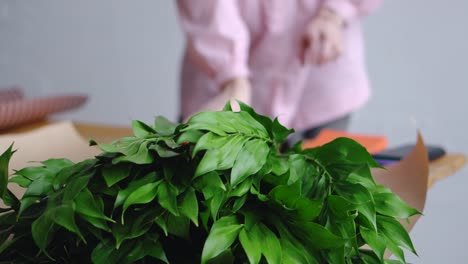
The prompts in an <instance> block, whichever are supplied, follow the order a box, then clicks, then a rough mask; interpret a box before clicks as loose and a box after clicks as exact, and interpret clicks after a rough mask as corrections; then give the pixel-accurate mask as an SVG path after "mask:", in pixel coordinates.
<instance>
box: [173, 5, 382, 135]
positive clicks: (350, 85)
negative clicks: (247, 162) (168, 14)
mask: <svg viewBox="0 0 468 264" xmlns="http://www.w3.org/2000/svg"><path fill="white" fill-rule="evenodd" d="M380 2H381V0H203V1H194V0H178V1H177V5H178V10H179V15H180V21H181V25H182V28H183V30H184V32H185V34H186V38H187V46H186V52H185V56H184V59H183V65H182V73H181V83H180V85H181V108H182V109H181V110H182V112H181V114H182V116H183V117H187V116H188V115H190V114H193V113H194V112H195V111H197V110H198V109H199V108H200V107H201V106H202V105H203V104H204V103H205V102H206V101H207V100H209V99H211V98H213V97H214V96H215V94H216V93H217V90H218V89H219V87H220V85H221V84H222V83H224V82H225V81H227V80H229V79H232V78H234V77H245V76H248V77H250V80H251V82H252V90H253V91H252V93H253V94H252V96H253V98H252V106H253V107H254V108H255V110H256V111H257V112H260V113H262V114H265V115H268V116H271V117H278V118H279V119H280V121H281V123H283V124H284V125H286V126H287V127H293V128H295V129H296V130H303V129H307V128H310V127H313V126H316V125H320V124H321V123H324V122H327V121H330V120H332V119H335V118H339V117H341V116H344V115H346V114H348V113H350V112H352V111H353V110H355V109H356V108H358V107H360V106H361V105H362V104H364V103H365V102H366V101H367V99H368V97H369V94H370V92H369V83H368V78H367V72H366V67H365V62H364V52H363V36H362V28H361V23H360V18H361V17H362V16H363V15H366V14H368V13H369V12H370V11H372V10H373V9H374V8H375V7H377V6H378V4H379V3H380ZM322 6H327V7H328V8H331V9H332V10H334V11H335V12H337V13H339V14H340V15H342V16H343V17H344V18H345V20H346V21H347V25H346V28H345V29H344V41H345V45H344V51H343V54H342V55H341V56H340V57H339V58H338V59H337V60H335V61H333V62H330V63H327V64H325V65H322V66H316V65H310V64H306V65H303V64H302V63H301V61H300V57H299V54H300V50H299V49H300V43H301V39H302V36H303V32H304V30H305V27H306V25H307V23H308V22H309V21H310V20H311V19H312V18H313V17H314V14H316V12H317V11H318V9H319V8H320V7H322Z"/></svg>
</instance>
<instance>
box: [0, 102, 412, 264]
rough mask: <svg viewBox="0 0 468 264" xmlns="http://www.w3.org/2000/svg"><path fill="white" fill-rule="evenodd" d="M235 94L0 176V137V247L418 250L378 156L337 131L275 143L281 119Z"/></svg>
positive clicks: (3, 166) (348, 256) (150, 252)
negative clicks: (175, 120) (233, 101)
mask: <svg viewBox="0 0 468 264" xmlns="http://www.w3.org/2000/svg"><path fill="white" fill-rule="evenodd" d="M240 105H241V111H240V112H233V111H232V110H231V109H230V107H229V106H228V105H227V106H226V107H225V109H224V110H223V111H219V112H209V111H208V112H201V113H199V114H197V115H195V116H193V117H192V118H191V119H190V120H189V121H188V122H187V123H183V124H172V123H171V122H169V121H168V120H167V119H165V118H163V117H157V118H156V120H155V123H154V125H152V126H150V125H147V124H144V123H142V122H140V121H134V122H133V130H134V136H133V137H126V138H122V139H120V140H117V141H115V142H113V143H112V144H102V145H99V146H100V148H101V149H102V150H103V152H102V153H101V154H100V155H98V156H96V157H95V158H93V159H88V160H85V161H82V162H79V163H72V162H71V161H69V160H67V159H50V160H46V161H44V162H42V163H41V165H40V166H36V167H26V168H23V169H21V170H18V171H15V172H14V177H12V178H10V179H9V180H8V162H9V159H10V157H11V155H12V154H13V152H14V151H13V150H12V147H10V148H9V149H8V150H7V151H6V152H5V153H3V154H2V155H1V156H0V197H1V198H2V199H3V201H4V203H5V204H6V205H7V207H6V208H2V209H1V215H0V245H1V246H0V260H1V261H4V262H7V261H14V263H47V262H54V261H56V262H59V263H88V262H93V263H134V262H137V263H266V262H267V263H294V264H296V263H337V264H339V263H346V264H348V263H404V262H405V257H404V253H403V251H402V248H406V249H408V250H410V251H412V252H413V253H414V254H416V252H415V250H414V248H413V245H412V242H411V240H410V237H409V235H408V233H407V232H406V231H405V229H404V228H403V226H402V225H401V224H400V223H399V222H398V221H397V219H396V218H403V219H405V218H409V217H410V216H412V215H414V214H418V213H419V212H418V211H417V210H415V209H413V208H411V207H409V206H408V205H407V204H406V203H405V202H403V201H402V200H401V199H400V198H399V197H398V196H396V195H395V194H394V193H392V192H391V191H390V190H389V189H388V188H386V187H383V186H380V185H378V184H376V183H375V181H374V180H373V178H372V175H371V171H370V168H371V167H379V165H378V164H377V163H376V162H375V161H374V160H373V159H372V158H371V156H370V155H369V154H368V153H367V151H366V150H365V149H364V148H363V147H362V146H361V145H359V144H358V143H356V142H354V141H352V140H351V139H347V138H340V139H336V140H335V141H333V142H331V143H329V144H326V145H324V146H321V147H318V148H314V149H306V150H303V149H302V148H301V144H300V143H298V144H297V145H296V146H294V147H292V148H291V149H289V150H288V151H287V152H283V153H281V152H280V151H279V148H280V145H281V144H282V143H283V142H284V141H285V139H286V137H287V136H288V134H290V133H291V132H292V131H291V130H288V129H286V128H285V127H283V126H282V125H281V124H280V123H279V122H278V120H276V119H275V120H271V119H269V118H267V117H265V116H262V115H259V114H257V113H255V112H254V110H253V109H251V108H250V107H249V106H247V105H244V104H242V103H240ZM91 143H92V144H96V143H95V142H91ZM7 182H10V183H16V184H18V185H20V186H22V187H24V188H26V192H25V194H24V196H23V197H22V198H21V199H18V198H17V197H15V195H14V194H13V193H12V192H11V191H10V190H8V188H7ZM365 244H367V245H368V247H367V248H366V247H364V248H363V245H365ZM385 250H390V251H391V252H393V254H394V255H395V256H396V258H397V260H394V261H390V260H384V252H385Z"/></svg>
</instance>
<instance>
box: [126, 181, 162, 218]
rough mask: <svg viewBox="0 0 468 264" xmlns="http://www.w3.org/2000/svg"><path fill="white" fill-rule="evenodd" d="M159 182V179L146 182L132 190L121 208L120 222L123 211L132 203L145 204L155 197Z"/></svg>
mask: <svg viewBox="0 0 468 264" xmlns="http://www.w3.org/2000/svg"><path fill="white" fill-rule="evenodd" d="M160 184H161V182H160V181H157V182H151V183H147V184H145V185H143V186H141V187H139V188H137V189H136V190H135V191H133V192H132V193H131V194H130V195H129V196H128V197H127V199H126V200H125V202H124V204H123V208H122V223H123V220H124V214H125V211H126V210H127V209H128V207H130V206H131V205H134V204H147V203H149V202H151V201H153V200H154V198H156V195H158V188H157V187H158V186H159V185H160Z"/></svg>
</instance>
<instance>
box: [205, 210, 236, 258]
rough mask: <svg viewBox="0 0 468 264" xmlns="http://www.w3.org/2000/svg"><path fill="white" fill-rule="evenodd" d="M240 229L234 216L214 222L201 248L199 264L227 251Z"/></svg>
mask: <svg viewBox="0 0 468 264" xmlns="http://www.w3.org/2000/svg"><path fill="white" fill-rule="evenodd" d="M241 229H242V225H241V224H239V222H238V220H237V219H236V217H234V216H225V217H222V218H220V219H219V220H218V221H216V222H215V223H214V224H213V226H212V227H211V230H210V233H209V234H208V238H207V239H206V241H205V245H204V246H203V251H202V259H201V263H207V261H209V260H210V259H213V258H215V257H217V256H218V255H220V254H221V253H222V252H223V251H225V250H226V249H228V248H229V247H230V246H231V245H232V243H234V241H235V240H236V238H237V236H238V234H239V232H240V230H241Z"/></svg>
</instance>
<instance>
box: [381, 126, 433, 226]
mask: <svg viewBox="0 0 468 264" xmlns="http://www.w3.org/2000/svg"><path fill="white" fill-rule="evenodd" d="M386 168H387V170H382V169H375V170H373V171H372V175H373V176H374V178H375V180H376V181H377V183H379V184H382V185H384V186H387V187H388V188H390V189H391V190H392V191H393V192H394V193H396V194H397V195H398V196H400V197H401V198H402V199H403V200H404V201H405V202H406V203H408V204H409V205H410V206H412V207H414V208H416V209H417V210H419V211H420V212H423V210H424V206H425V204H426V195H427V188H428V180H429V160H428V157H427V151H426V147H425V146H424V140H423V138H422V136H421V134H419V133H418V139H417V142H416V145H415V147H414V148H413V150H412V151H411V152H410V153H409V154H408V155H407V156H406V157H405V158H403V159H402V160H401V161H400V162H397V163H394V164H392V165H390V166H388V167H386ZM420 217H421V216H420V215H415V216H413V217H411V218H410V223H407V222H406V221H404V220H402V221H400V222H401V223H402V224H403V226H404V227H405V228H406V230H408V231H410V230H411V229H412V228H413V226H414V224H415V223H416V222H417V221H418V219H419V218H420Z"/></svg>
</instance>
